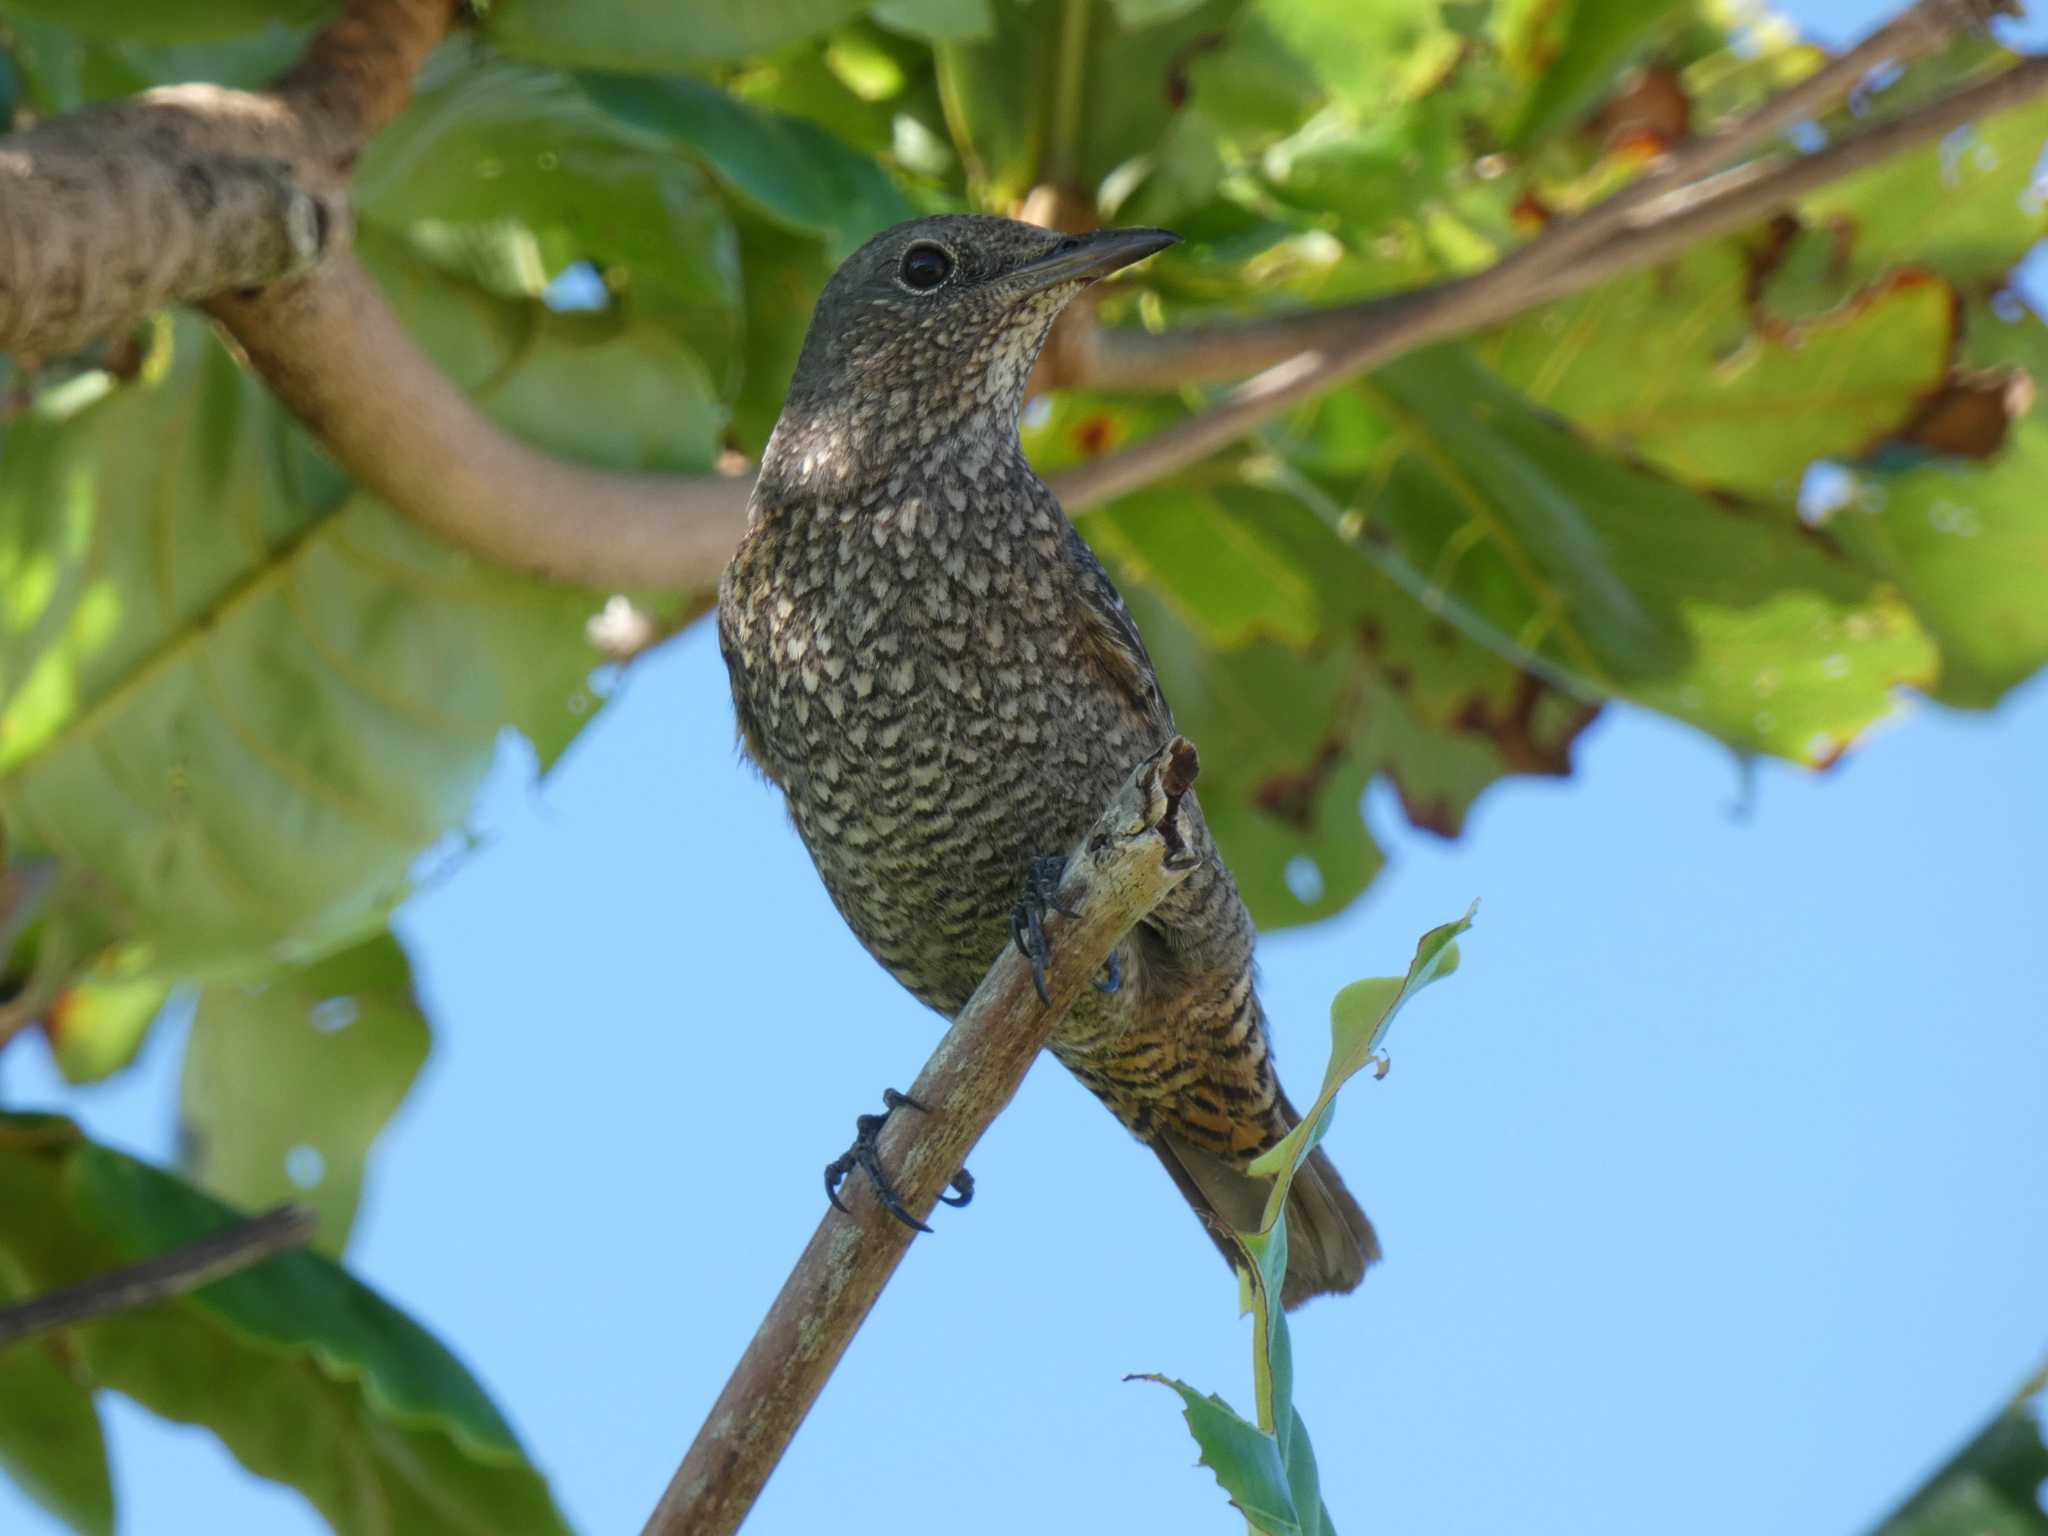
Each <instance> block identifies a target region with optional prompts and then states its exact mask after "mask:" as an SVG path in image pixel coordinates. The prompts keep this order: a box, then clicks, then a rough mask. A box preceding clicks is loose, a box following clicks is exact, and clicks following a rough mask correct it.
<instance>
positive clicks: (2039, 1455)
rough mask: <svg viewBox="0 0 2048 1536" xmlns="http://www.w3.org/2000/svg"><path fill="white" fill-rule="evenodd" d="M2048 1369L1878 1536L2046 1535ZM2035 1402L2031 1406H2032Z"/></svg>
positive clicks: (1893, 1516)
mask: <svg viewBox="0 0 2048 1536" xmlns="http://www.w3.org/2000/svg"><path fill="white" fill-rule="evenodd" d="M2044 1386H2048V1367H2043V1369H2042V1370H2041V1371H2039V1372H2037V1373H2036V1374H2035V1376H2034V1379H2033V1380H2032V1381H2030V1382H2028V1383H2027V1385H2026V1386H2025V1387H2023V1388H2022V1389H2021V1390H2020V1393H2019V1395H2018V1396H2017V1397H2016V1398H2015V1400H2014V1401H2013V1402H2012V1403H2011V1404H2010V1405H2009V1406H2007V1407H2006V1408H2004V1409H2002V1410H2001V1411H1999V1412H1998V1413H1997V1414H1995V1415H1993V1416H1992V1419H1991V1422H1990V1423H1988V1424H1986V1425H1985V1426H1984V1427H1983V1429H1981V1430H1979V1431H1978V1432H1977V1434H1976V1435H1975V1436H1973V1437H1972V1438H1971V1440H1970V1442H1969V1444H1967V1445H1965V1446H1964V1447H1963V1448H1962V1449H1961V1450H1959V1451H1957V1452H1956V1453H1955V1455H1954V1456H1952V1457H1950V1458H1949V1459H1948V1461H1947V1462H1946V1463H1944V1464H1943V1465H1942V1467H1941V1468H1940V1469H1939V1470H1938V1471H1936V1472H1935V1474H1934V1475H1933V1476H1932V1477H1930V1478H1929V1479H1928V1480H1927V1481H1926V1482H1925V1483H1923V1484H1922V1485H1921V1486H1920V1487H1919V1488H1918V1489H1917V1490H1916V1491H1915V1492H1914V1493H1913V1494H1912V1496H1911V1497H1909V1498H1908V1499H1907V1500H1906V1502H1905V1503H1903V1504H1901V1505H1900V1506H1899V1507H1898V1508H1897V1509H1896V1510H1894V1511H1893V1512H1892V1513H1891V1514H1890V1515H1889V1516H1888V1517H1887V1518H1886V1519H1885V1521H1884V1523H1883V1524H1882V1525H1880V1526H1878V1527H1877V1529H1876V1531H1875V1532H1874V1533H1873V1536H2044V1533H2048V1513H2044V1512H2043V1510H2042V1508H2041V1496H2042V1493H2043V1489H2044V1485H2048V1443H2044V1442H2043V1440H2042V1435H2041V1418H2040V1407H2039V1397H2040V1394H2041V1392H2042V1389H2043V1387H2044ZM2030 1400H2031V1401H2030Z"/></svg>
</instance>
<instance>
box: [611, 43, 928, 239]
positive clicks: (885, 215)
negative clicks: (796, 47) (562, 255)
mask: <svg viewBox="0 0 2048 1536" xmlns="http://www.w3.org/2000/svg"><path fill="white" fill-rule="evenodd" d="M582 84H583V88H584V90H585V91H587V92H589V94H590V96H591V97H592V98H593V99H594V100H595V101H596V102H597V103H598V105H599V106H601V107H603V108H604V109H605V110H606V111H608V112H610V113H611V114H612V115H613V116H615V117H617V118H619V119H620V120H621V121H623V122H627V123H630V124H633V125H634V126H635V127H637V128H641V129H645V130H647V131H648V132H651V133H655V134H659V135H662V136H664V137H666V138H669V139H672V140H673V141H674V142H675V143H677V144H678V145H681V146H683V147H685V148H687V149H688V150H690V151H691V153H693V154H694V155H696V156H697V157H698V158H700V159H701V160H702V161H703V162H704V164H705V165H706V166H707V167H708V168H709V169H710V170H711V172H712V174H713V175H715V176H717V177H718V178H719V179H720V180H721V181H723V182H724V183H725V184H726V185H727V186H728V187H730V188H732V190H733V191H734V192H735V193H736V194H737V195H738V196H740V197H742V198H744V199H745V200H746V201H747V202H748V203H749V204H751V205H752V206H753V207H754V208H755V209H756V210H757V211H758V212H760V213H761V214H762V215H763V216H765V217H767V218H769V219H772V220H773V221H774V222H776V223H778V224H780V225H782V226H783V227H784V228H785V229H789V230H793V231H795V232H797V233H799V234H806V235H814V236H816V237H817V238H819V239H821V240H823V241H824V242H825V247H826V250H827V252H828V253H829V254H830V256H831V259H832V261H833V262H834V263H835V264H836V263H838V262H840V261H843V260H845V259H846V257H848V256H849V255H851V254H852V253H853V250H854V248H855V247H857V246H858V245H860V244H861V242H862V241H864V240H866V239H867V238H868V236H870V235H872V234H875V233H876V232H877V231H879V230H882V229H885V228H887V227H888V226H889V225H891V224H895V223H897V222H899V221H901V220H903V219H907V218H909V217H910V216H911V214H912V213H913V212H914V210H913V209H912V207H911V205H910V203H909V201H908V200H907V199H906V198H905V197H904V196H903V194H902V193H901V192H899V191H897V189H896V184H895V183H894V182H893V181H891V180H890V179H889V176H888V173H887V172H885V171H884V170H883V169H882V168H881V167H880V166H878V165H876V164H875V162H874V161H873V160H871V159H869V158H868V157H867V156H866V155H863V154H861V153H860V152H858V151H857V150H854V149H852V148H850V147H849V146H848V145H846V144H844V143H841V142H840V141H839V140H838V139H836V138H834V137H833V136H832V135H831V134H830V133H828V132H826V131H825V130H824V129H823V128H820V127H819V126H818V125H817V124H815V123H811V122H806V121H805V120H804V119H802V118H797V117H790V116H788V115H786V114H784V113H780V112H771V111H768V110H766V109H765V108H762V107H757V106H753V105H751V104H749V103H747V102H743V101H739V100H737V99H735V98H734V97H732V96H729V95H727V94H726V93H725V92H724V91H722V90H720V89H718V87H716V86H714V85H707V84H705V83H704V82H703V81H701V80H691V79H688V78H685V77H682V76H673V75H672V76H669V77H667V78H665V79H652V78H649V77H646V76H634V75H597V74H589V75H584V76H583V77H582Z"/></svg>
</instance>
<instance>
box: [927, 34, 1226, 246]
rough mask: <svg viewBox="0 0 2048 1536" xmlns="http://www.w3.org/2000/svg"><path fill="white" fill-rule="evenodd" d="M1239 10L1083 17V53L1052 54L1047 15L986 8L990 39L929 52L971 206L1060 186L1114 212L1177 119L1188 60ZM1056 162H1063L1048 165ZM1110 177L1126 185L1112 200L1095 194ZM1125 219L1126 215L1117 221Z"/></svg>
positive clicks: (997, 204) (1108, 191)
mask: <svg viewBox="0 0 2048 1536" xmlns="http://www.w3.org/2000/svg"><path fill="white" fill-rule="evenodd" d="M1240 4H1241V0H1206V3H1204V4H1201V5H1198V6H1194V7H1192V8H1188V7H1182V8H1180V10H1179V11H1178V13H1177V14H1173V15H1170V16H1166V17H1164V18H1162V19H1160V20H1158V21H1157V22H1156V23H1155V22H1152V21H1145V22H1141V23H1134V22H1133V21H1131V20H1129V19H1120V18H1119V16H1118V15H1117V14H1116V12H1114V11H1113V10H1111V9H1110V8H1109V7H1107V6H1101V5H1098V6H1093V7H1090V8H1088V9H1087V10H1086V12H1085V14H1084V16H1083V21H1084V23H1085V25H1086V27H1087V32H1086V34H1085V38H1084V39H1083V43H1082V46H1080V47H1079V48H1078V49H1076V50H1074V51H1072V52H1070V53H1067V54H1064V55H1063V54H1062V52H1061V35H1060V34H1061V27H1060V23H1059V21H1058V19H1057V17H1056V16H1055V14H1054V13H1053V12H1051V11H1048V10H1046V9H1045V8H1043V7H1038V6H1034V5H1032V4H1029V3H1026V0H996V3H995V7H994V20H995V26H994V30H993V32H992V33H991V34H990V35H988V36H986V37H980V38H957V39H953V40H950V41H947V42H945V43H943V44H941V45H940V46H939V48H938V50H937V60H938V71H939V87H940V92H941V96H942V99H943V101H944V103H945V111H946V121H947V123H948V125H949V126H950V128H951V130H952V133H953V138H954V142H955V144H956V146H957V147H958V149H959V150H960V152H961V154H962V155H963V156H964V157H965V159H966V160H967V163H968V166H969V168H970V170H971V171H972V173H973V179H974V181H975V183H976V191H977V194H978V196H979V197H980V199H981V201H982V202H983V203H984V204H985V205H986V206H989V207H994V208H999V209H1006V208H1007V207H1008V206H1009V205H1011V204H1013V203H1015V202H1016V200H1017V199H1018V198H1020V197H1022V196H1023V195H1024V193H1025V192H1026V191H1027V190H1028V189H1029V188H1030V187H1031V186H1032V185H1033V184H1034V183H1035V182H1036V181H1038V180H1040V179H1041V178H1043V177H1047V176H1066V177H1069V178H1071V180H1072V182H1073V184H1074V187H1075V190H1078V191H1080V192H1082V193H1083V194H1085V195H1088V196H1091V197H1092V196H1094V195H1096V194H1097V193H1098V192H1101V193H1103V194H1104V195H1105V196H1106V197H1107V198H1108V200H1110V201H1113V202H1117V203H1119V204H1121V203H1122V202H1123V200H1124V198H1126V197H1127V196H1128V184H1129V183H1132V182H1135V181H1136V180H1137V179H1139V178H1140V177H1141V176H1143V175H1144V174H1147V171H1148V167H1147V164H1146V162H1147V161H1148V159H1149V157H1151V156H1153V155H1155V153H1157V152H1159V151H1160V150H1161V148H1162V144H1163V141H1164V140H1165V139H1166V138H1167V136H1168V134H1169V133H1170V131H1171V130H1172V128H1173V127H1174V125H1175V124H1176V123H1177V122H1179V121H1180V120H1181V118H1182V114H1183V109H1184V108H1185V106H1186V105H1187V100H1188V97H1189V94H1190V87H1189V84H1188V78H1187V77H1188V71H1189V70H1190V68H1191V67H1192V64H1193V61H1194V60H1196V59H1197V58H1199V57H1201V56H1202V55H1203V54H1205V53H1206V52H1207V51H1208V50H1209V48H1210V47H1211V45H1212V44H1213V43H1214V42H1215V40H1216V37H1217V34H1218V33H1219V30H1220V29H1222V28H1224V27H1226V26H1227V25H1228V23H1229V22H1230V18H1231V17H1232V15H1233V14H1234V13H1236V12H1237V11H1238V9H1239V8H1240ZM1062 98H1064V99H1068V100H1071V102H1072V104H1073V105H1072V113H1073V120H1072V121H1071V123H1068V124H1061V123H1058V122H1056V121H1055V120H1054V114H1055V112H1056V110H1057V108H1056V106H1055V103H1056V101H1057V100H1059V99H1062ZM1063 139H1064V140H1065V142H1062V140H1063ZM1192 148H1193V146H1190V145H1182V146H1180V147H1179V152H1180V153H1181V154H1182V155H1183V156H1185V155H1187V154H1188V153H1189V152H1190V151H1191V150H1192ZM1061 156H1064V157H1065V159H1066V161H1067V163H1066V164H1064V165H1062V164H1055V163H1054V162H1055V160H1057V159H1059V158H1060V157H1061ZM1211 158H1213V152H1212V155H1211ZM1110 178H1119V179H1121V180H1122V181H1123V182H1124V183H1126V185H1125V187H1124V188H1123V190H1122V191H1120V192H1113V189H1112V187H1111V186H1105V182H1106V181H1108V180H1109V179H1110ZM1209 180H1210V182H1211V183H1212V184H1213V176H1212V177H1210V178H1209ZM1133 216H1134V215H1133V213H1132V211H1131V210H1130V209H1129V208H1127V207H1126V208H1123V209H1122V210H1121V212H1120V217H1124V218H1126V219H1128V218H1131V217H1133ZM1147 216H1151V217H1157V216H1161V210H1160V209H1159V208H1157V207H1155V208H1154V209H1153V210H1152V212H1151V213H1150V214H1148V215H1147Z"/></svg>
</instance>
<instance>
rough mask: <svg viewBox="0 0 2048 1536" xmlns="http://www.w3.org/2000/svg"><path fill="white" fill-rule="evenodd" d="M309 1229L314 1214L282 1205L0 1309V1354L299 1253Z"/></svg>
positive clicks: (293, 1206)
mask: <svg viewBox="0 0 2048 1536" xmlns="http://www.w3.org/2000/svg"><path fill="white" fill-rule="evenodd" d="M315 1225H317V1223H316V1221H315V1218H314V1216H313V1213H312V1212H311V1211H309V1210H307V1209H305V1208H304V1207H303V1206H297V1205H281V1206H279V1207H278V1208H277V1209H276V1210H273V1211H266V1212H264V1213H263V1214H262V1215H261V1216H252V1217H250V1218H249V1219H248V1220H247V1221H240V1222H236V1223H235V1224H234V1225H233V1226H231V1227H223V1228H221V1229H220V1230H219V1231H218V1232H209V1233H207V1234H206V1236H204V1237H199V1238H194V1239H193V1240H192V1241H191V1242H189V1243H185V1244H183V1245H182V1246H180V1247H177V1248H173V1249H170V1250H169V1251H168V1252H165V1253H159V1254H155V1255H153V1256H152V1257H150V1258H147V1259H143V1260H142V1261H141V1262H139V1263H136V1264H130V1265H128V1266H127V1267H126V1268H125V1269H116V1270H112V1271H110V1272H109V1273H107V1274H104V1275H95V1276H93V1278H92V1279H90V1280H82V1281H80V1282H79V1283H78V1284H77V1285H72V1286H66V1287H65V1288H64V1289H63V1290H61V1291H52V1292H50V1293H49V1294H48V1295H47V1296H35V1297H31V1298H30V1299H29V1300H27V1301H22V1302H17V1303H15V1304H14V1305H13V1306H10V1307H0V1349H5V1348H6V1347H7V1346H8V1345H10V1344H14V1343H17V1342H19V1341H20V1340H22V1339H25V1338H28V1337H30V1336H31V1335H33V1334H38V1333H47V1332H49V1331H50V1330H51V1329H53V1328H70V1327H73V1326H75V1325H77V1324H79V1323H89V1322H92V1321H93V1320H94V1319H96V1318H101V1317H108V1316H111V1315H112V1314H113V1313H116V1312H132V1311H134V1310H135V1309H136V1308H138V1307H146V1306H148V1305H149V1304H150V1303H151V1302H156V1301H164V1300H167V1299H169V1298H170V1297H173V1296H182V1295H184V1294H185V1293H186V1292H187V1291H195V1290H197V1289H198V1288H199V1287H200V1286H202V1285H207V1284H210V1283H211V1282H213V1281H215V1280H220V1279H224V1278H226V1277H227V1276H229V1275H232V1274H237V1273H239V1272H240V1271H242V1270H245V1269H247V1268H249V1267H250V1266H251V1265H254V1264H260V1263H261V1262H262V1261H263V1260H265V1259H267V1258H270V1257H271V1256H272V1255H274V1254H278V1253H283V1252H284V1251H285V1250H286V1249H289V1248H300V1247H304V1246H305V1244H307V1243H308V1242H310V1241H311V1240H312V1237H313V1228H314V1227H315Z"/></svg>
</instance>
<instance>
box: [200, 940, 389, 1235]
mask: <svg viewBox="0 0 2048 1536" xmlns="http://www.w3.org/2000/svg"><path fill="white" fill-rule="evenodd" d="M427 1045H428V1035H427V1020H426V1016H425V1015H424V1014H422V1013H421V1012H420V1006H419V1002H418V1000H417V999H416V998H415V997H414V996H413V991H412V974H411V968H410V967H409V966H408V965H407V963H406V958H405V952H404V951H403V950H402V949H400V948H399V947H398V941H397V940H396V939H394V938H392V937H391V936H390V935H389V934H379V935H377V936H376V937H375V938H373V939H370V940H368V941H367V942H365V943H362V944H358V945H356V946H355V947H354V948H352V949H348V950H344V951H343V952H342V953H340V954H337V955H330V956H329V957H328V958H327V959H325V960H322V961H319V962H317V963H316V964H313V965H310V966H305V967H302V968H300V969H298V970H292V971H285V972H282V973H274V974H272V975H269V976H267V977H265V978H264V980H263V982H262V983H261V984H260V985H250V984H247V983H237V982H223V983H219V984H217V985H214V986H210V987H208V988H206V989H205V990H204V991H203V992H201V993H200V994H199V1006H198V1010H197V1013H196V1015H195V1017H194V1018H193V1021H192V1033H191V1037H190V1039H189V1040H188V1041H187V1043H186V1046H185V1069H184V1080H183V1084H182V1086H181V1089H180V1102H179V1111H178V1131H179V1136H178V1140H179V1149H180V1162H181V1163H182V1165H183V1168H184V1171H185V1173H186V1174H187V1175H189V1176H190V1177H191V1178H192V1180H193V1181H194V1182H195V1183H197V1184H199V1185H200V1186H201V1187H202V1188H204V1189H206V1190H208V1191H209V1192H211V1193H213V1194H216V1195H219V1196H220V1197H221V1198H222V1199H224V1200H227V1201H229V1202H230V1203H231V1204H234V1205H239V1206H243V1207H245V1208H248V1209H252V1210H253V1209H261V1208H264V1207H267V1206H272V1205H277V1204H281V1203H282V1202H284V1201H286V1200H294V1201H297V1202H298V1203H299V1204H301V1205H305V1206H309V1207H311V1209H312V1210H313V1212H314V1213H315V1214H316V1215H317V1216H318V1217H319V1220H320V1225H319V1229H318V1231H317V1233H316V1235H315V1239H314V1240H315V1242H316V1244H317V1245H318V1246H319V1248H320V1249H321V1251H322V1252H325V1253H329V1254H335V1255H339V1254H340V1253H341V1251H342V1250H343V1248H345V1247H346V1246H347V1244H348V1237H349V1230H350V1228H351V1226H352V1225H353V1224H354V1222H355V1215H356V1205H357V1202H358V1200H359V1199H360V1198H361V1195H362V1186H363V1165H364V1163H365V1162H366V1161H367V1160H368V1158H369V1154H370V1148H371V1146H372V1145H373V1144H374V1143H375V1142H376V1140H377V1137H378V1136H379V1135H380V1134H381V1133H382V1131H383V1129H384V1126H385V1124H386V1122H388V1121H389V1120H390V1118H391V1116H392V1115H393V1114H394V1113H396V1112H397V1109H398V1106H399V1105H400V1104H401V1103H402V1102H403V1101H404V1099H405V1095H406V1092H407V1090H409V1089H410V1088H411V1087H412V1082H413V1079H414V1077H415V1076H417V1075H418V1073H419V1069H420V1067H421V1066H422V1065H423V1064H424V1063H425V1062H426V1059H427Z"/></svg>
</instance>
